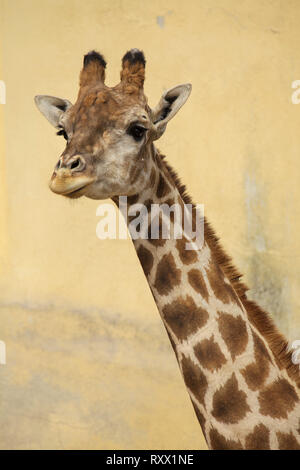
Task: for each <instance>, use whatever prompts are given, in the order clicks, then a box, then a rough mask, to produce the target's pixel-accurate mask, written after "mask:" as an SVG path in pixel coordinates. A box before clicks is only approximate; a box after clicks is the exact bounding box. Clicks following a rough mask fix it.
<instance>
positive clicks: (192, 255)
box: [176, 236, 197, 264]
mask: <svg viewBox="0 0 300 470" xmlns="http://www.w3.org/2000/svg"><path fill="white" fill-rule="evenodd" d="M187 243H189V242H188V240H187V239H186V238H185V236H183V237H182V238H179V239H178V240H177V241H176V248H177V250H178V252H179V257H180V259H181V261H182V262H183V264H191V263H195V262H196V261H197V253H196V251H194V250H187V249H186V244H187Z"/></svg>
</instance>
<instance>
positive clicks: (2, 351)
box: [0, 341, 6, 365]
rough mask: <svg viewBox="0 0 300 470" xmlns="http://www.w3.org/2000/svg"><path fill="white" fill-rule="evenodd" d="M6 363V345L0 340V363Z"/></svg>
mask: <svg viewBox="0 0 300 470" xmlns="http://www.w3.org/2000/svg"><path fill="white" fill-rule="evenodd" d="M1 364H2V365H5V364H6V345H5V343H4V341H0V365H1Z"/></svg>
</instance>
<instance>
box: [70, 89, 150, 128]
mask: <svg viewBox="0 0 300 470" xmlns="http://www.w3.org/2000/svg"><path fill="white" fill-rule="evenodd" d="M134 119H139V120H142V121H143V120H144V121H145V122H146V121H147V120H148V119H149V115H148V112H147V110H146V98H145V97H144V95H137V94H128V93H122V92H121V91H120V90H118V89H116V88H109V87H106V86H97V87H93V88H91V89H88V90H85V92H82V93H81V94H79V97H78V100H77V102H76V103H75V105H74V106H73V107H72V109H71V110H70V113H69V115H68V117H67V121H68V122H69V124H73V126H74V125H76V126H78V127H83V126H85V127H86V128H88V127H96V126H97V127H100V126H101V127H105V128H107V127H109V126H112V125H116V123H118V124H119V125H127V124H128V123H130V121H132V120H134Z"/></svg>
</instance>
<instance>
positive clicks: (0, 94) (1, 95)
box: [0, 80, 6, 104]
mask: <svg viewBox="0 0 300 470" xmlns="http://www.w3.org/2000/svg"><path fill="white" fill-rule="evenodd" d="M0 104H6V86H5V82H4V81H3V80H0Z"/></svg>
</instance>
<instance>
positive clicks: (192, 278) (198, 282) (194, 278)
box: [188, 269, 208, 300]
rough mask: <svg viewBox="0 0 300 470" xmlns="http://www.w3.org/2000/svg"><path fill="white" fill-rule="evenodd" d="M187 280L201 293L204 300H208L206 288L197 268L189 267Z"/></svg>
mask: <svg viewBox="0 0 300 470" xmlns="http://www.w3.org/2000/svg"><path fill="white" fill-rule="evenodd" d="M188 280H189V283H190V284H191V286H192V287H193V289H195V291H196V292H198V293H199V294H201V295H202V297H203V298H204V299H205V300H208V290H207V287H206V285H205V281H204V278H203V276H202V274H201V272H200V271H199V270H198V269H191V270H190V271H189V272H188Z"/></svg>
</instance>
